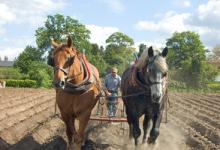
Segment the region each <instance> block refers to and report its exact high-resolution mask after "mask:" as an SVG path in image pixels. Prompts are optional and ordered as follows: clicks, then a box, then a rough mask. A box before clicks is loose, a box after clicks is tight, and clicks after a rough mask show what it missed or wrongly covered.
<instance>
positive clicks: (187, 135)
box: [0, 88, 220, 150]
mask: <svg viewBox="0 0 220 150" xmlns="http://www.w3.org/2000/svg"><path fill="white" fill-rule="evenodd" d="M169 98H170V103H171V106H169V108H168V113H167V119H168V122H167V123H165V120H166V112H164V113H163V114H164V116H163V121H162V124H161V127H160V136H159V138H158V140H157V142H156V144H154V145H148V144H146V143H145V144H141V141H142V137H140V139H139V143H140V144H139V146H138V147H136V149H138V150H142V149H153V150H161V149H163V150H188V149H189V150H190V149H192V150H197V149H199V150H203V149H204V150H207V149H211V150H217V149H220V94H211V93H177V92H170V93H169ZM104 102H105V101H104V100H101V104H103V103H104ZM54 106H55V91H54V90H47V89H28V88H4V89H0V150H6V149H7V150H8V149H9V150H65V149H66V146H67V142H66V141H67V138H66V135H65V125H64V123H63V122H62V120H61V119H60V116H59V111H58V110H57V111H56V113H55V107H54ZM100 106H101V107H100ZM100 106H99V109H98V105H97V106H96V107H95V108H94V110H93V114H92V115H93V116H96V117H97V116H98V117H101V116H102V117H103V116H105V115H106V114H107V112H106V107H105V103H104V104H103V105H100ZM97 110H99V111H98V113H97ZM117 115H118V117H123V116H124V115H125V114H124V113H123V104H122V102H120V103H119V106H118V113H117ZM140 121H142V119H141V120H140ZM140 124H141V123H140ZM86 135H87V136H86V137H87V138H86V141H85V143H84V146H83V147H82V149H83V150H129V149H131V150H132V149H135V146H134V141H133V139H129V138H128V125H127V123H126V122H123V123H120V122H104V121H102V122H101V121H90V122H89V125H88V128H87V131H86Z"/></svg>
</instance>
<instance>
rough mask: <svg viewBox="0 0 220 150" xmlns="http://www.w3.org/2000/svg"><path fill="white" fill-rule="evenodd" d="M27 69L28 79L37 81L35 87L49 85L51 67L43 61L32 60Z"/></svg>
mask: <svg viewBox="0 0 220 150" xmlns="http://www.w3.org/2000/svg"><path fill="white" fill-rule="evenodd" d="M29 68H30V69H29V70H28V75H29V79H31V80H35V81H36V82H37V87H46V88H48V87H51V85H52V79H53V69H52V68H51V67H49V66H48V65H47V64H46V63H44V62H38V61H32V62H31V64H30V67H29Z"/></svg>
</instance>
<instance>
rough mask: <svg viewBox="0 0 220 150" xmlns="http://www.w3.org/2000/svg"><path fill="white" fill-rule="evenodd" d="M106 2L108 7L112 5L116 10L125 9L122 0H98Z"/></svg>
mask: <svg viewBox="0 0 220 150" xmlns="http://www.w3.org/2000/svg"><path fill="white" fill-rule="evenodd" d="M98 1H100V2H102V3H104V4H106V5H107V6H108V7H110V8H111V9H112V10H113V11H114V12H116V13H117V12H121V11H123V10H124V9H125V8H124V5H123V4H122V2H121V1H122V0H98Z"/></svg>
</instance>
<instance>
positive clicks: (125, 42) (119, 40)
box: [106, 32, 134, 47]
mask: <svg viewBox="0 0 220 150" xmlns="http://www.w3.org/2000/svg"><path fill="white" fill-rule="evenodd" d="M106 43H107V44H114V45H117V46H125V47H129V46H132V45H134V41H133V39H132V38H130V37H129V36H127V35H125V34H123V33H121V32H115V33H113V34H112V35H110V36H109V37H108V39H107V40H106Z"/></svg>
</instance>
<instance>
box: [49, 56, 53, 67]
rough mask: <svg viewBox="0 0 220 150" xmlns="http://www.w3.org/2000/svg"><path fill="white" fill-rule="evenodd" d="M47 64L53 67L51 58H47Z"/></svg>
mask: <svg viewBox="0 0 220 150" xmlns="http://www.w3.org/2000/svg"><path fill="white" fill-rule="evenodd" d="M47 64H48V65H50V66H52V67H54V59H53V58H52V57H49V58H48V60H47Z"/></svg>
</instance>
